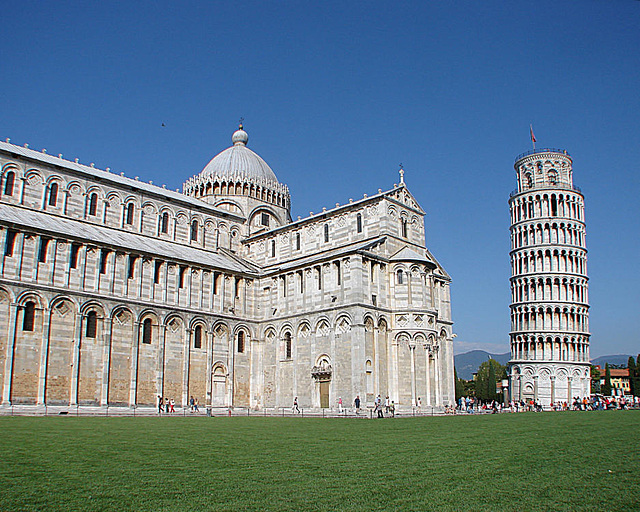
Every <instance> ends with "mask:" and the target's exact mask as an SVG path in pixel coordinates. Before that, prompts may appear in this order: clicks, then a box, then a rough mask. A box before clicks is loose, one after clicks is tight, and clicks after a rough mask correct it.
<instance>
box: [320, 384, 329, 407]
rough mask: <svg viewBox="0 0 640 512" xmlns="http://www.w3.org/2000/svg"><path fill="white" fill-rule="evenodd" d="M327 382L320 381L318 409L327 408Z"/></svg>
mask: <svg viewBox="0 0 640 512" xmlns="http://www.w3.org/2000/svg"><path fill="white" fill-rule="evenodd" d="M330 383H331V382H330V381H328V380H325V381H320V407H322V408H323V409H327V408H329V384H330Z"/></svg>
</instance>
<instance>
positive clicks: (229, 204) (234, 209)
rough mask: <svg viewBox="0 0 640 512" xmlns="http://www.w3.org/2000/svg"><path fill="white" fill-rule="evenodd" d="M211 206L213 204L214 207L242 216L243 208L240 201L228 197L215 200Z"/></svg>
mask: <svg viewBox="0 0 640 512" xmlns="http://www.w3.org/2000/svg"><path fill="white" fill-rule="evenodd" d="M213 206H215V207H216V208H221V209H223V210H227V211H230V212H231V213H237V214H239V215H242V216H243V217H244V209H243V208H242V206H241V205H240V203H238V202H237V201H234V200H232V199H228V198H225V199H221V200H220V201H216V202H215V203H214V204H213Z"/></svg>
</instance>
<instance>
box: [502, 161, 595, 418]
mask: <svg viewBox="0 0 640 512" xmlns="http://www.w3.org/2000/svg"><path fill="white" fill-rule="evenodd" d="M514 167H515V171H516V177H517V182H518V187H517V189H516V190H515V191H514V192H512V194H511V197H510V199H509V206H510V213H511V229H510V232H511V252H510V259H511V280H510V281H511V283H510V284H511V307H510V308H511V332H510V344H511V360H510V362H509V374H510V389H511V397H512V398H513V399H515V400H534V401H535V402H539V403H541V404H542V405H543V406H550V405H551V404H553V403H556V402H569V403H570V402H571V401H572V399H573V398H574V397H583V396H587V395H588V394H589V392H590V377H589V368H590V366H589V295H588V277H587V249H586V229H585V216H584V197H583V195H582V192H581V191H580V189H579V188H577V187H575V186H574V185H573V161H572V159H571V157H570V156H569V155H568V154H567V152H566V151H563V150H556V149H540V150H534V151H532V152H528V153H526V154H524V155H521V156H519V157H518V158H517V159H516V162H515V165H514Z"/></svg>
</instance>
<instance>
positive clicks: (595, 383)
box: [591, 364, 600, 393]
mask: <svg viewBox="0 0 640 512" xmlns="http://www.w3.org/2000/svg"><path fill="white" fill-rule="evenodd" d="M591 392H592V393H600V370H598V367H597V366H595V365H593V364H592V365H591Z"/></svg>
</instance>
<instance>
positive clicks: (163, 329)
mask: <svg viewBox="0 0 640 512" xmlns="http://www.w3.org/2000/svg"><path fill="white" fill-rule="evenodd" d="M158 337H159V340H158V341H159V344H160V350H158V374H157V377H156V394H157V395H160V396H164V353H165V349H166V343H167V326H166V325H159V326H158Z"/></svg>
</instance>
